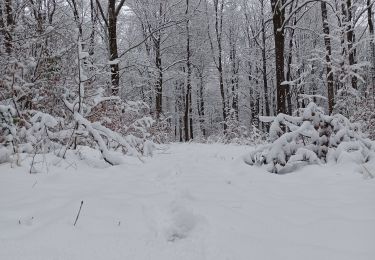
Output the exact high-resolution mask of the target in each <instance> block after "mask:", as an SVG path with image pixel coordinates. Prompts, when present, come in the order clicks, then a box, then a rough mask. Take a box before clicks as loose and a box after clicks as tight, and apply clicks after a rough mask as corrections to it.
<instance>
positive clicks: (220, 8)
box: [214, 0, 227, 132]
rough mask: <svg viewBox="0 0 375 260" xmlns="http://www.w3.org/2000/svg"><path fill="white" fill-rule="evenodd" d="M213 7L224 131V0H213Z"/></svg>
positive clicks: (225, 124)
mask: <svg viewBox="0 0 375 260" xmlns="http://www.w3.org/2000/svg"><path fill="white" fill-rule="evenodd" d="M214 8H215V32H216V42H217V47H218V64H217V70H218V72H219V85H220V95H221V103H222V106H223V121H224V132H225V131H226V130H227V123H226V121H227V106H226V101H225V90H224V75H223V47H222V33H223V12H224V0H222V1H221V3H220V5H219V0H214Z"/></svg>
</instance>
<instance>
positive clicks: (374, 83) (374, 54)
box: [367, 0, 375, 106]
mask: <svg viewBox="0 0 375 260" xmlns="http://www.w3.org/2000/svg"><path fill="white" fill-rule="evenodd" d="M372 6H373V4H372V3H371V0H367V23H368V30H369V33H370V51H371V54H370V55H371V58H370V59H371V76H370V77H371V85H370V88H369V95H370V97H372V101H373V105H374V106H375V39H374V22H373V20H372V15H373V13H372Z"/></svg>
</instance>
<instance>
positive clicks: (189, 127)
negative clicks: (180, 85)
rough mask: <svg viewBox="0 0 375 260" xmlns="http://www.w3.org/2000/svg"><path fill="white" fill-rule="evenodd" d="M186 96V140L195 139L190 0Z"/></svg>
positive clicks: (186, 11)
mask: <svg viewBox="0 0 375 260" xmlns="http://www.w3.org/2000/svg"><path fill="white" fill-rule="evenodd" d="M185 16H186V17H187V20H186V97H185V115H184V129H185V141H186V142H187V141H189V140H190V139H193V117H192V111H193V110H192V101H191V61H190V59H191V51H190V20H189V18H188V16H189V0H186V10H185Z"/></svg>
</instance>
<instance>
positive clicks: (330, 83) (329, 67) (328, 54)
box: [320, 0, 370, 114]
mask: <svg viewBox="0 0 375 260" xmlns="http://www.w3.org/2000/svg"><path fill="white" fill-rule="evenodd" d="M368 1H370V0H368ZM320 7H321V11H322V20H323V33H324V45H325V48H326V55H325V59H326V72H327V95H328V111H329V113H330V114H331V113H332V112H333V107H334V105H335V94H334V93H335V92H334V86H333V71H332V64H331V55H332V47H331V39H330V32H329V24H328V14H327V4H326V2H324V1H322V2H320Z"/></svg>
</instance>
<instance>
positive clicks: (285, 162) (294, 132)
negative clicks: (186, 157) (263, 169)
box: [245, 102, 375, 173]
mask: <svg viewBox="0 0 375 260" xmlns="http://www.w3.org/2000/svg"><path fill="white" fill-rule="evenodd" d="M300 115H301V116H288V115H285V114H279V115H277V116H276V117H275V118H268V119H270V120H272V124H271V127H270V139H271V142H272V143H269V144H267V145H263V146H261V147H259V148H258V149H256V150H255V151H253V152H252V153H251V154H250V155H249V156H248V157H247V158H245V162H246V163H248V164H250V165H263V164H265V165H267V168H268V170H269V171H270V172H274V173H283V172H288V171H292V170H293V169H295V168H296V167H298V165H300V164H320V163H325V162H329V161H333V162H337V161H341V160H342V159H343V156H346V155H348V154H350V155H353V156H352V159H354V160H356V161H357V162H358V163H364V162H367V161H368V160H369V159H370V158H371V157H374V151H375V145H374V143H373V142H372V141H370V140H369V139H366V138H365V137H364V136H363V134H362V133H361V131H360V127H359V125H358V124H355V123H351V122H350V121H349V120H348V119H347V118H346V117H344V116H343V115H341V114H334V115H332V116H329V115H325V114H324V111H323V109H322V108H320V107H318V106H317V105H316V104H315V103H313V102H311V103H310V104H309V105H308V106H307V107H306V108H304V109H301V111H300ZM263 120H267V118H263Z"/></svg>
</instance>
